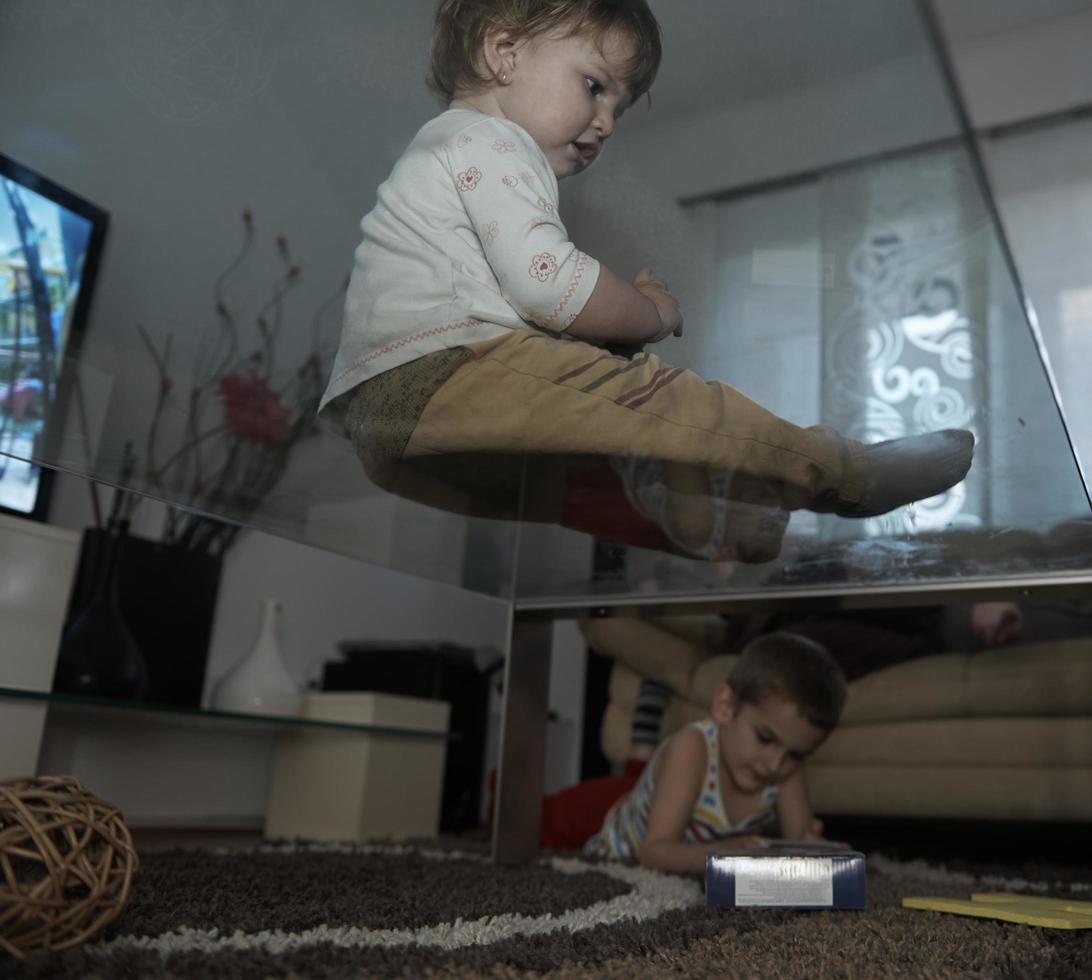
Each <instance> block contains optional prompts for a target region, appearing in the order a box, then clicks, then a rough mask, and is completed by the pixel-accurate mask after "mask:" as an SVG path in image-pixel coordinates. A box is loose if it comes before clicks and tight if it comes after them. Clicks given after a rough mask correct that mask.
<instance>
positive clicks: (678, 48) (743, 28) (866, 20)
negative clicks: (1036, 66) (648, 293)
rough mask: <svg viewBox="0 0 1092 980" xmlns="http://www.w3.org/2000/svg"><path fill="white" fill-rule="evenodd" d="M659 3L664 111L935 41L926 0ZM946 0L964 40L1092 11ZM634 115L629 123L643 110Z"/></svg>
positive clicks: (949, 31)
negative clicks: (929, 35)
mask: <svg viewBox="0 0 1092 980" xmlns="http://www.w3.org/2000/svg"><path fill="white" fill-rule="evenodd" d="M650 5H651V6H652V8H653V11H654V12H655V14H656V17H657V18H658V19H659V21H660V23H661V25H662V27H663V33H664V39H665V50H664V62H663V66H662V67H661V70H660V74H659V77H658V78H657V80H656V86H655V89H654V90H653V96H652V100H653V105H654V106H655V108H656V112H655V113H654V115H655V116H656V117H657V118H659V119H663V118H665V116H670V117H674V118H678V117H681V116H688V115H697V114H701V113H704V112H708V111H709V109H710V108H711V107H715V106H717V105H729V104H732V103H737V102H745V101H751V100H753V99H756V98H758V97H761V96H770V95H773V94H776V93H778V92H781V91H786V90H790V89H794V88H801V87H805V86H808V85H815V84H818V83H821V82H823V81H825V80H829V79H833V78H837V77H840V76H845V75H851V74H855V73H857V72H860V71H862V70H864V69H867V68H869V67H871V66H874V65H878V64H882V63H884V62H887V61H891V60H893V59H895V58H898V57H902V56H907V55H911V54H913V53H914V52H917V51H921V50H923V49H924V48H925V46H926V36H925V32H924V29H923V26H922V21H921V18H920V15H919V12H918V7H917V0H650ZM937 7H938V13H939V14H940V17H941V20H942V23H943V25H944V30H945V34H946V36H948V37H949V38H950V39H951V40H957V41H962V40H968V39H971V38H976V37H981V36H984V35H989V34H995V33H1002V32H1005V31H1011V30H1015V29H1018V28H1021V27H1025V26H1028V25H1029V24H1032V23H1035V22H1037V21H1041V20H1046V19H1049V18H1052V17H1057V16H1062V15H1065V14H1072V13H1076V12H1079V11H1082V10H1092V0H937ZM634 115H635V116H636V120H633V121H631V120H627V125H629V126H632V125H633V122H634V121H637V120H640V117H641V116H642V114H640V113H636V114H634ZM650 121H651V120H650ZM638 124H639V123H638Z"/></svg>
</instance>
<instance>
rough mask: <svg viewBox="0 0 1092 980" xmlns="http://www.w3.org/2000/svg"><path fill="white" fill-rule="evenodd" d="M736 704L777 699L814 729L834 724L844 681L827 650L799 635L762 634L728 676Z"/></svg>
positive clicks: (746, 649)
mask: <svg viewBox="0 0 1092 980" xmlns="http://www.w3.org/2000/svg"><path fill="white" fill-rule="evenodd" d="M728 683H729V684H730V685H731V688H732V692H733V694H734V696H735V699H736V703H737V704H759V703H761V702H762V701H764V700H766V698H768V697H781V698H784V699H785V700H787V701H791V702H793V703H794V704H796V705H798V706H799V708H800V713H801V714H802V715H803V716H804V717H805V718H807V720H808V721H809V722H810V723H811V724H813V725H814V726H815V727H816V728H822V729H825V730H826V731H830V730H831V729H832V728H834V727H835V726H836V725H837V724H838V719H839V718H840V717H841V715H842V707H843V705H844V704H845V700H846V678H845V674H844V673H843V672H842V668H841V667H840V666H839V665H838V662H837V661H836V660H835V659H834V658H833V657H832V656H831V655H830V653H829V652H828V651H827V649H826V647H824V646H823V645H822V644H820V643H816V642H815V641H814V640H811V639H808V638H807V637H805V636H800V635H799V634H798V633H789V632H786V631H779V632H776V633H766V634H765V635H763V636H759V637H756V638H755V639H753V640H752V641H751V642H750V643H748V644H747V645H746V646H745V647H744V648H743V652H742V654H741V655H740V658H739V660H738V661H737V662H736V665H735V667H733V668H732V671H731V673H730V674H729V675H728Z"/></svg>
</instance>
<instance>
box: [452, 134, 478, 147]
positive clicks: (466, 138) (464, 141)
mask: <svg viewBox="0 0 1092 980" xmlns="http://www.w3.org/2000/svg"><path fill="white" fill-rule="evenodd" d="M473 142H474V140H473V139H472V138H471V137H469V136H467V135H466V133H463V135H462V136H460V137H459V138H458V139H457V140H456V141H455V145H456V146H458V147H460V148H461V147H464V146H466V144H467V143H473Z"/></svg>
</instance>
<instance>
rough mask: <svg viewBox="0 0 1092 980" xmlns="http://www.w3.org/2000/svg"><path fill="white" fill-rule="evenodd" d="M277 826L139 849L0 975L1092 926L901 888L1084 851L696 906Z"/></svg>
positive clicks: (1000, 964)
mask: <svg viewBox="0 0 1092 980" xmlns="http://www.w3.org/2000/svg"><path fill="white" fill-rule="evenodd" d="M455 847H458V848H459V849H453V848H452V846H451V845H442V846H431V847H430V846H428V845H423V844H420V845H374V846H357V847H350V846H345V847H336V846H319V845H314V846H307V845H283V846H269V847H263V848H257V849H254V850H248V851H238V850H228V851H220V852H217V851H212V850H176V851H167V852H152V853H147V854H143V855H142V856H141V867H140V871H139V872H138V875H137V877H136V878H135V879H134V886H133V892H132V896H131V898H130V901H129V904H128V905H127V907H126V909H125V911H124V912H123V913H122V915H121V916H120V917H119V918H118V919H117V920H116V921H115V922H114V923H113V924H112V925H111V926H110V927H108V929H107V930H106V931H105V932H104V934H103V935H102V936H100V937H98V939H97V940H95V941H92V942H90V943H88V944H85V945H84V946H82V947H79V948H77V949H73V950H66V951H61V952H42V953H37V954H34V955H33V956H31V957H30V958H29V959H28V960H26V961H25V962H17V961H15V960H12V959H0V976H4V977H11V978H13V980H14V978H20V980H21V978H46V977H51V978H52V977H64V978H75V977H88V978H89V977H94V978H110V977H132V978H138V977H139V978H144V977H170V978H177V980H183V978H201V980H208V978H232V980H249V978H255V980H257V978H263V980H264V978H269V977H278V978H293V980H295V978H367V977H402V976H407V977H429V976H444V977H449V976H450V977H498V978H505V977H527V976H547V977H557V978H566V977H587V976H597V977H624V978H626V980H632V978H635V977H652V976H666V975H675V976H684V977H740V978H747V980H763V978H770V980H773V978H777V980H789V978H796V977H799V978H805V977H806V978H809V980H822V978H834V977H839V978H859V977H867V978H892V980H893V978H911V977H912V978H921V977H926V978H932V980H940V978H948V977H951V978H956V977H959V978H965V977H975V978H1027V980H1031V978H1036V980H1039V978H1044V977H1051V978H1072V980H1077V978H1081V980H1086V978H1088V977H1089V976H1090V975H1092V931H1060V930H1049V929H1042V928H1036V927H1032V926H1025V925H1014V924H1009V923H1004V922H996V921H990V920H983V919H972V918H964V917H960V916H954V915H945V914H942V913H935V912H921V911H913V910H909V909H903V908H902V907H901V905H900V899H901V898H902V897H903V896H907V895H953V896H961V897H969V895H970V893H971V892H972V891H975V890H978V891H998V890H1006V889H1007V890H1011V891H1026V892H1029V893H1033V894H1040V895H1043V894H1047V895H1059V896H1069V897H1074V898H1078V899H1081V900H1085V901H1088V900H1092V888H1090V885H1089V880H1090V878H1089V869H1088V868H1067V867H1064V866H1061V865H1053V866H1050V865H1038V866H1030V865H1029V866H1023V867H1021V866H1019V865H1018V864H1016V863H1013V864H1011V865H1007V866H1001V865H995V866H988V867H987V866H982V865H979V866H977V867H971V866H962V867H960V866H956V865H951V864H950V865H948V866H946V867H945V866H942V865H937V864H926V863H923V862H916V861H913V862H897V861H894V860H891V859H888V858H885V857H884V856H883V855H881V854H872V855H870V856H869V861H868V867H869V877H868V887H869V908H868V909H867V910H866V911H864V912H832V911H807V912H804V911H801V912H792V911H779V910H743V911H734V910H729V909H715V908H714V909H709V908H706V907H705V905H704V896H703V890H702V884H701V882H700V881H699V880H698V879H696V878H683V877H676V876H670V875H660V874H656V873H653V872H648V871H644V870H642V869H640V868H633V867H625V866H619V865H612V864H590V863H587V862H584V861H581V860H578V859H575V858H573V857H568V856H565V857H563V856H556V855H555V856H549V857H545V858H543V859H542V860H541V861H540V862H538V863H536V864H533V865H530V866H526V867H515V868H511V867H496V866H494V865H492V864H491V863H490V862H489V861H488V858H487V855H486V854H485V853H484V848H481V847H478V846H476V845H475V844H474V843H469V844H467V843H465V842H461V843H459V844H457V845H455Z"/></svg>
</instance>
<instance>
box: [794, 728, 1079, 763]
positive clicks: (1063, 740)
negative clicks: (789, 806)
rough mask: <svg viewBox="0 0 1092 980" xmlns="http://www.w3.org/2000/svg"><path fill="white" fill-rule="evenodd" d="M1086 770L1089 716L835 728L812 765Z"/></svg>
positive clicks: (816, 753) (812, 758) (814, 756)
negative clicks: (1034, 767) (1050, 767)
mask: <svg viewBox="0 0 1092 980" xmlns="http://www.w3.org/2000/svg"><path fill="white" fill-rule="evenodd" d="M984 764H995V765H1004V766H1053V767H1065V766H1083V767H1084V770H1085V771H1086V772H1087V771H1089V769H1092V717H1089V718H1061V717H1051V718H1027V717H1023V718H930V719H927V720H922V721H896V722H890V723H887V724H884V723H879V724H875V725H845V726H842V727H840V728H836V729H835V730H834V731H833V732H831V734H830V735H829V736H828V738H827V740H826V741H825V742H824V743H823V744H822V745H821V746H820V747H819V748H818V749H817V750H816V752H815V754H814V755H813V756H812V757H811V758H810V759H809V760H808V766H809V767H811V766H823V765H840V766H883V765H889V766H901V767H904V768H917V767H920V766H977V765H984Z"/></svg>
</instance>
